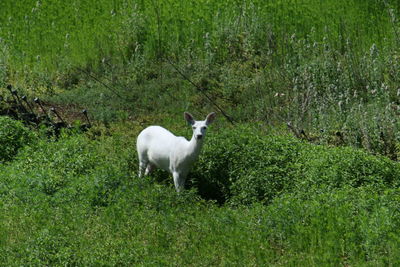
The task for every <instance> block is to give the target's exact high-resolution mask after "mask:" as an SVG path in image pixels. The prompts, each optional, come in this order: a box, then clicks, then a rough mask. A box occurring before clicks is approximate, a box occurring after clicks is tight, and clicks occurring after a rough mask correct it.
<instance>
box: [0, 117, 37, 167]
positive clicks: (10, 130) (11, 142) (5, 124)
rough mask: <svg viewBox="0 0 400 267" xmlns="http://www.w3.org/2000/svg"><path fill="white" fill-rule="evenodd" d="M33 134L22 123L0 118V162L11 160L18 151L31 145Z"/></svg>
mask: <svg viewBox="0 0 400 267" xmlns="http://www.w3.org/2000/svg"><path fill="white" fill-rule="evenodd" d="M33 139H34V134H33V133H32V132H31V131H30V129H28V128H27V127H25V126H24V125H23V124H22V122H20V121H17V120H13V119H11V118H9V117H6V116H0V146H1V151H0V162H1V161H9V160H11V159H12V158H13V157H14V156H15V155H16V154H17V153H18V151H19V150H20V149H21V148H22V147H23V146H26V145H28V144H29V143H31V142H32V141H33Z"/></svg>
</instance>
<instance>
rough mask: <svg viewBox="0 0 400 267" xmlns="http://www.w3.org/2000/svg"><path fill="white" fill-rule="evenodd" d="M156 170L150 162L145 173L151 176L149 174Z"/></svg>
mask: <svg viewBox="0 0 400 267" xmlns="http://www.w3.org/2000/svg"><path fill="white" fill-rule="evenodd" d="M152 170H154V165H153V164H151V163H150V162H149V163H147V167H146V171H145V172H144V175H145V176H146V175H149V173H150V172H151V171H152Z"/></svg>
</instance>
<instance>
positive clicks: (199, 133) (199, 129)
mask: <svg viewBox="0 0 400 267" xmlns="http://www.w3.org/2000/svg"><path fill="white" fill-rule="evenodd" d="M184 115H185V120H186V121H187V122H188V123H189V125H190V126H192V129H193V136H194V138H196V140H201V139H203V138H204V136H205V135H206V132H207V127H208V125H210V124H211V123H212V122H213V121H214V119H215V116H216V115H217V114H215V112H211V113H210V114H208V115H207V118H206V119H205V120H204V121H196V120H195V119H194V118H193V116H192V115H191V114H190V113H188V112H185V113H184Z"/></svg>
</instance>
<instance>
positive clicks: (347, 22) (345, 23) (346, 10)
mask: <svg viewBox="0 0 400 267" xmlns="http://www.w3.org/2000/svg"><path fill="white" fill-rule="evenodd" d="M397 5H398V3H397V2H396V1H378V0H376V1H359V0H352V1H350V2H349V1H316V0H298V1H291V0H279V1H258V0H247V1H235V0H229V1H205V0H202V1H172V0H171V1H161V0H152V1H150V0H142V1H128V0H114V1H92V0H91V1H78V0H74V1H69V2H65V3H64V2H60V1H18V3H15V2H14V1H9V0H6V1H2V3H1V6H0V7H1V11H0V23H1V25H2V27H1V28H0V36H1V39H2V42H1V44H2V45H3V46H5V47H7V50H8V54H9V56H10V59H9V61H8V64H7V65H8V68H9V74H8V75H9V76H8V81H9V82H12V81H16V80H18V79H23V77H24V76H28V77H30V76H32V75H33V77H32V78H31V79H33V81H30V82H36V79H41V78H43V79H44V80H46V79H45V77H46V76H49V77H47V79H50V81H54V79H57V78H60V77H59V76H60V75H61V74H60V72H65V71H68V70H71V69H73V68H74V67H76V66H81V67H82V66H85V67H96V65H98V64H100V62H102V61H103V62H104V60H112V61H114V62H118V61H120V60H125V61H128V62H129V61H130V60H131V59H132V57H135V56H142V55H144V56H145V57H147V58H159V57H162V56H174V57H178V58H180V57H182V56H185V57H187V56H189V55H191V56H196V57H200V58H206V59H209V60H218V61H221V60H227V59H229V58H231V56H232V53H238V54H236V55H234V56H236V57H244V56H246V55H245V54H243V52H247V53H260V52H261V53H271V54H273V55H276V56H278V57H279V58H280V57H282V56H283V55H285V54H287V53H290V48H289V42H290V36H292V35H293V34H295V35H296V36H297V37H299V38H309V39H311V40H313V41H316V42H319V41H322V39H323V38H327V39H328V41H327V42H328V44H329V45H330V46H332V47H335V48H337V49H339V50H344V49H346V41H347V40H351V41H352V42H353V44H354V46H355V51H356V52H360V51H362V49H366V48H369V47H370V46H371V45H372V44H373V43H375V44H377V45H378V46H386V45H389V46H392V45H393V44H394V42H395V41H396V34H395V33H394V31H396V27H397V21H395V20H393V19H391V17H390V14H392V13H394V14H395V13H396V11H397V9H398V6H397ZM310 32H312V35H311V36H310V35H309V33H310ZM397 41H398V40H397ZM238 49H249V51H241V50H238ZM235 50H236V51H235ZM45 73H50V75H49V74H45ZM35 75H36V76H35ZM41 75H42V76H43V75H44V76H45V77H41ZM28 77H27V78H26V79H28ZM3 82H4V80H3ZM43 82H44V81H41V83H43Z"/></svg>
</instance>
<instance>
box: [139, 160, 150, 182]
mask: <svg viewBox="0 0 400 267" xmlns="http://www.w3.org/2000/svg"><path fill="white" fill-rule="evenodd" d="M147 165H148V162H145V161H143V160H139V178H141V177H142V174H143V172H144V171H145V169H146V167H147ZM146 170H147V169H146ZM145 175H146V173H145Z"/></svg>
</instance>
